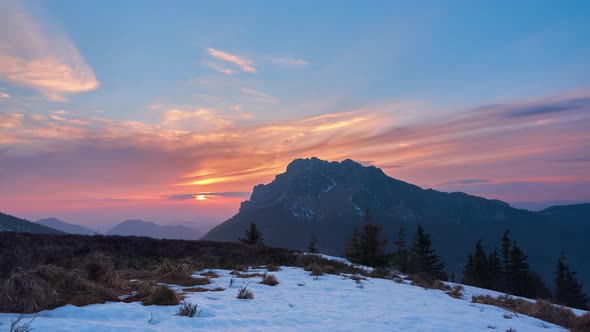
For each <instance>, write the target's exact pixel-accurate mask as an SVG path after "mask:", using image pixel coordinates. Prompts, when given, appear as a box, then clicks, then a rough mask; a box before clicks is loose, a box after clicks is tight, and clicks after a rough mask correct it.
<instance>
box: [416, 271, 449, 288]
mask: <svg viewBox="0 0 590 332" xmlns="http://www.w3.org/2000/svg"><path fill="white" fill-rule="evenodd" d="M411 280H412V283H411V285H413V286H418V287H423V288H424V289H440V290H444V291H448V290H450V289H451V287H449V286H447V285H446V284H445V283H444V282H442V281H440V280H438V279H436V278H434V277H433V276H431V275H428V274H425V273H418V274H414V275H412V276H411Z"/></svg>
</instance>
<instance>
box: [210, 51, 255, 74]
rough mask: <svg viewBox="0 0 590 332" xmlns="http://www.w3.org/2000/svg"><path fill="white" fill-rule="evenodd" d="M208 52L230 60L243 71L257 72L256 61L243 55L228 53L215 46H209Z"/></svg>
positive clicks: (213, 55) (220, 58) (222, 59)
mask: <svg viewBox="0 0 590 332" xmlns="http://www.w3.org/2000/svg"><path fill="white" fill-rule="evenodd" d="M207 52H208V53H209V55H210V56H212V57H214V58H216V59H218V60H221V61H225V62H229V63H231V64H233V65H235V66H238V67H239V68H240V69H241V70H242V71H243V72H246V73H251V74H254V73H256V68H254V61H252V60H249V59H247V58H245V57H243V56H239V55H236V54H232V53H228V52H225V51H222V50H217V49H214V48H208V49H207Z"/></svg>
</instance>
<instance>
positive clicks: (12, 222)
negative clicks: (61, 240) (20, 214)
mask: <svg viewBox="0 0 590 332" xmlns="http://www.w3.org/2000/svg"><path fill="white" fill-rule="evenodd" d="M0 232H18V233H46V234H63V232H61V231H59V230H57V229H53V228H50V227H47V226H43V225H39V224H36V223H34V222H30V221H28V220H25V219H20V218H17V217H13V216H11V215H8V214H4V213H1V212H0Z"/></svg>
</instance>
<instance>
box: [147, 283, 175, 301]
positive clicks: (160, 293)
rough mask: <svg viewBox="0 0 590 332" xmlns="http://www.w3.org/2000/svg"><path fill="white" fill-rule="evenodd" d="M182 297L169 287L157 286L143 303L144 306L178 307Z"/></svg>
mask: <svg viewBox="0 0 590 332" xmlns="http://www.w3.org/2000/svg"><path fill="white" fill-rule="evenodd" d="M180 300H181V299H180V296H179V295H178V294H176V292H175V291H174V290H172V289H170V287H168V286H164V285H159V286H156V287H155V288H154V289H153V291H152V293H151V294H150V295H149V296H148V297H147V298H145V300H144V301H143V304H144V305H177V304H178V303H180Z"/></svg>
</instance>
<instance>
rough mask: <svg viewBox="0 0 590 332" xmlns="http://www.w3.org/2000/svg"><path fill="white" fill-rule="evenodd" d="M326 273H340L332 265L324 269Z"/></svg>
mask: <svg viewBox="0 0 590 332" xmlns="http://www.w3.org/2000/svg"><path fill="white" fill-rule="evenodd" d="M323 270H324V273H326V274H338V271H337V270H336V268H335V267H333V266H332V265H326V266H324V267H323Z"/></svg>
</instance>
